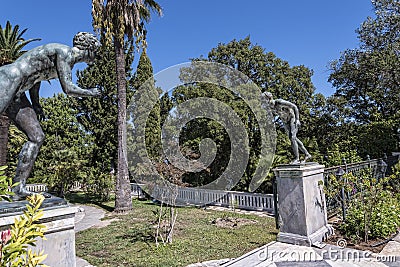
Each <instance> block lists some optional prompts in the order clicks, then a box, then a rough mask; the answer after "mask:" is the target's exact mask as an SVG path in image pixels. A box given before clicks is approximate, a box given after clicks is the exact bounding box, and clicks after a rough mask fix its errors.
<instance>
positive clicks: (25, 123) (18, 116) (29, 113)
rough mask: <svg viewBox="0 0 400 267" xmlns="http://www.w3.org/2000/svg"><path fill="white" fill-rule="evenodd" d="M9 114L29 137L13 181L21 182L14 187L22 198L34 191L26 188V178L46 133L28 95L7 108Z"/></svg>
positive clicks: (20, 155) (16, 197)
mask: <svg viewBox="0 0 400 267" xmlns="http://www.w3.org/2000/svg"><path fill="white" fill-rule="evenodd" d="M7 115H8V116H9V117H10V119H12V120H13V121H14V123H15V125H16V126H17V127H18V128H19V129H20V130H21V131H23V132H24V133H25V134H26V136H27V137H28V142H26V143H25V144H24V146H23V147H22V150H21V152H20V154H19V157H18V165H17V170H16V174H15V177H14V179H13V182H14V183H16V182H19V183H20V184H19V185H18V186H16V187H15V188H14V189H13V192H14V193H15V194H16V196H15V199H21V198H24V197H26V196H27V195H31V194H32V192H29V191H28V190H26V180H27V179H28V177H29V175H30V173H31V170H32V168H33V165H34V164H35V160H36V157H37V155H38V153H39V149H40V147H41V145H42V144H43V141H44V133H43V131H42V128H41V127H40V124H39V121H38V119H37V117H36V113H35V111H34V110H33V108H32V105H31V103H30V102H29V100H28V99H27V98H26V95H25V94H23V95H21V97H20V98H18V99H16V100H15V101H14V102H13V103H12V104H11V105H10V107H9V108H8V109H7Z"/></svg>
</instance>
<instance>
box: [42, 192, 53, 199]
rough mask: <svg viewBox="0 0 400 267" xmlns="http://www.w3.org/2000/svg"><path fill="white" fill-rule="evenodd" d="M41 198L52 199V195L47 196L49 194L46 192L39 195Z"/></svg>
mask: <svg viewBox="0 0 400 267" xmlns="http://www.w3.org/2000/svg"><path fill="white" fill-rule="evenodd" d="M40 194H41V195H42V196H44V197H45V198H51V197H52V195H51V194H49V193H46V192H42V193H40Z"/></svg>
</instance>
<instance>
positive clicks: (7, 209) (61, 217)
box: [0, 197, 76, 267]
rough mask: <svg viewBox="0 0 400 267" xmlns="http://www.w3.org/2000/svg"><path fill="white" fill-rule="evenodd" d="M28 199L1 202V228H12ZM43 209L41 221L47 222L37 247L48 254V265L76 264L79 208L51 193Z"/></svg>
mask: <svg viewBox="0 0 400 267" xmlns="http://www.w3.org/2000/svg"><path fill="white" fill-rule="evenodd" d="M27 203H28V202H27V201H17V202H12V203H8V202H4V201H1V202H0V230H5V229H10V228H11V225H12V224H14V219H15V218H16V217H19V216H20V215H21V214H22V212H23V210H24V209H25V206H26V204H27ZM42 209H43V211H44V216H43V217H42V218H41V219H40V221H39V223H42V224H44V225H46V226H47V230H46V233H45V237H46V239H47V240H42V239H38V241H37V242H36V247H33V248H32V249H33V250H43V251H44V254H47V258H46V260H45V261H43V263H44V264H46V265H48V266H57V267H75V266H76V259H75V232H74V226H75V222H74V218H75V212H76V208H74V207H71V206H69V205H68V204H67V203H66V202H65V200H63V199H60V198H56V197H51V198H49V199H45V201H44V203H43V205H42Z"/></svg>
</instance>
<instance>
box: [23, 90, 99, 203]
mask: <svg viewBox="0 0 400 267" xmlns="http://www.w3.org/2000/svg"><path fill="white" fill-rule="evenodd" d="M72 101H73V98H71V97H68V96H66V95H64V94H57V95H55V96H53V97H50V98H41V105H42V107H43V111H44V112H45V114H46V119H45V120H44V121H43V122H42V123H41V126H42V128H43V131H44V132H45V135H46V138H45V141H44V143H43V146H42V148H41V150H40V152H39V155H38V158H37V160H36V162H35V167H34V174H33V177H32V178H31V179H30V182H36V183H46V184H47V185H48V186H49V188H50V191H52V192H54V193H56V194H57V195H59V196H63V195H64V193H65V192H66V191H68V190H69V189H70V188H71V187H72V185H73V184H74V182H75V181H79V182H81V183H83V182H84V180H85V179H86V177H87V175H88V173H89V169H88V164H87V163H88V160H90V155H91V142H92V141H91V140H92V136H91V135H89V134H88V133H87V132H86V131H85V130H84V129H83V128H82V127H81V125H80V124H79V123H78V121H77V119H76V116H77V110H76V109H74V108H72Z"/></svg>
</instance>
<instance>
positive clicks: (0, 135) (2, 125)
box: [0, 115, 10, 166]
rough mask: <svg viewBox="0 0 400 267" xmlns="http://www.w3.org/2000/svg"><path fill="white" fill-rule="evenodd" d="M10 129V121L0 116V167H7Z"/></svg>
mask: <svg viewBox="0 0 400 267" xmlns="http://www.w3.org/2000/svg"><path fill="white" fill-rule="evenodd" d="M9 127H10V119H9V118H8V117H7V116H5V115H0V166H4V165H7V151H8V150H7V143H8V128H9Z"/></svg>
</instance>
